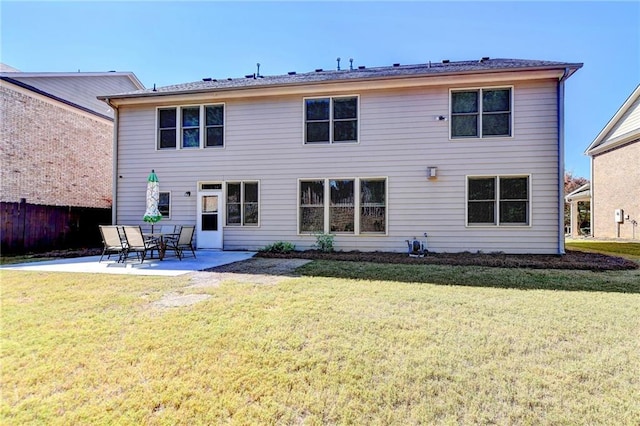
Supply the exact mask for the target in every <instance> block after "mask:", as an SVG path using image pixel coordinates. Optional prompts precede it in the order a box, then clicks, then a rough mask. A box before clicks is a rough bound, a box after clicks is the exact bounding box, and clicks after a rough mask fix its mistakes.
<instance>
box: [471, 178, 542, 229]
mask: <svg viewBox="0 0 640 426" xmlns="http://www.w3.org/2000/svg"><path fill="white" fill-rule="evenodd" d="M529 200H530V195H529V177H528V176H490V177H486V176H482V177H469V178H468V182H467V224H468V225H469V226H492V225H493V226H498V225H499V226H526V225H529V224H530V218H529V207H530V201H529Z"/></svg>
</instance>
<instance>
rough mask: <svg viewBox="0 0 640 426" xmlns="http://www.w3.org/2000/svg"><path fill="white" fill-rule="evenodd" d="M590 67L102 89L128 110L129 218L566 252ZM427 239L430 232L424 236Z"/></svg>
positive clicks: (347, 246) (402, 245)
mask: <svg viewBox="0 0 640 426" xmlns="http://www.w3.org/2000/svg"><path fill="white" fill-rule="evenodd" d="M581 66H582V64H578V63H564V62H550V61H537V60H513V59H489V58H482V59H481V60H475V61H463V62H449V61H443V62H442V63H433V64H432V63H426V64H419V65H402V66H401V65H399V64H394V65H393V66H389V67H377V68H365V67H356V68H354V69H351V67H350V69H347V70H337V71H323V70H316V71H315V72H309V73H301V74H296V73H294V72H291V73H289V74H288V75H280V76H261V75H248V76H246V77H245V78H234V79H220V80H215V79H211V78H206V79H203V80H202V81H198V82H194V83H187V84H178V85H174V86H168V87H161V88H157V89H156V88H154V89H153V90H140V91H135V92H131V93H123V94H112V95H108V96H101V97H100V99H103V100H104V101H105V102H107V103H108V104H109V105H111V106H112V107H113V108H114V109H115V110H116V128H117V135H118V137H117V141H116V152H117V156H116V157H115V159H114V160H115V176H116V179H115V182H114V183H115V185H114V210H113V213H114V222H115V223H117V224H142V217H143V215H144V212H145V188H146V178H147V175H148V174H149V172H150V171H151V170H152V169H154V170H155V172H156V174H157V175H158V178H159V180H160V188H161V191H162V198H163V202H162V204H163V206H162V209H163V211H164V214H165V216H166V217H165V219H164V221H163V223H167V224H195V225H196V229H197V231H196V236H197V246H198V247H199V248H213V249H227V250H242V249H247V250H256V249H259V248H261V247H264V246H265V245H267V244H270V243H273V242H276V241H289V242H292V243H295V244H296V247H297V248H298V249H307V248H311V247H312V246H313V244H314V243H315V242H316V235H317V234H318V233H323V232H324V233H331V234H334V235H335V241H334V243H335V247H336V249H337V250H361V251H375V250H380V251H405V250H407V243H406V240H407V239H412V238H414V237H417V238H419V239H422V240H426V241H427V248H428V249H429V250H432V251H438V252H461V251H466V250H468V251H471V252H476V251H485V252H496V251H501V252H506V253H563V252H564V223H563V209H564V199H563V174H564V160H563V120H564V118H563V117H564V110H563V104H564V82H565V80H566V79H567V78H568V77H569V76H571V75H572V74H573V73H574V72H575V71H576V70H578V69H579V68H580V67H581ZM425 233H426V234H427V237H424V234H425Z"/></svg>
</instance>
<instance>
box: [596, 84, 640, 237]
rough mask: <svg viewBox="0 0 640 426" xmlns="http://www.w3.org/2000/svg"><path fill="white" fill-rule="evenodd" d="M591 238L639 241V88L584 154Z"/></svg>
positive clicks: (639, 87)
mask: <svg viewBox="0 0 640 426" xmlns="http://www.w3.org/2000/svg"><path fill="white" fill-rule="evenodd" d="M585 153H586V154H587V155H589V156H590V157H591V229H592V235H593V236H594V237H595V238H622V239H637V238H640V233H639V232H638V221H640V86H638V87H636V89H635V90H634V91H633V93H632V94H631V96H630V97H629V98H628V99H627V100H626V101H625V102H624V104H623V105H622V106H621V107H620V109H619V110H618V112H616V114H615V115H614V116H613V118H611V120H610V121H609V123H607V125H606V126H605V127H604V129H602V131H601V132H600V133H599V134H598V136H597V137H596V138H595V139H594V141H593V142H591V145H589V147H588V148H587V150H586V151H585Z"/></svg>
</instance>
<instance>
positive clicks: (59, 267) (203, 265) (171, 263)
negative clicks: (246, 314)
mask: <svg viewBox="0 0 640 426" xmlns="http://www.w3.org/2000/svg"><path fill="white" fill-rule="evenodd" d="M254 255H255V252H248V251H215V250H197V251H196V256H197V258H195V259H194V258H193V257H186V258H184V259H183V260H182V261H180V260H179V259H178V258H176V257H166V258H165V259H164V260H159V259H146V260H145V261H144V263H140V261H139V260H137V259H135V258H132V259H129V260H127V262H126V263H117V262H116V260H115V259H116V257H117V256H112V257H111V259H109V260H107V256H105V257H104V259H103V260H102V262H98V261H99V260H100V256H89V257H76V258H71V259H58V260H47V261H42V262H29V263H17V264H12V265H2V266H0V270H5V269H7V270H18V271H43V272H85V273H95V274H129V275H163V276H178V275H182V274H188V273H189V272H194V271H202V270H203V269H208V268H214V267H216V266H222V265H227V264H229V263H233V262H240V261H242V260H247V259H250V258H251V257H253V256H254Z"/></svg>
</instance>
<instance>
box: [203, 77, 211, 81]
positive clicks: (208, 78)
mask: <svg viewBox="0 0 640 426" xmlns="http://www.w3.org/2000/svg"><path fill="white" fill-rule="evenodd" d="M202 81H211V77H207V78H203V79H202Z"/></svg>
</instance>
